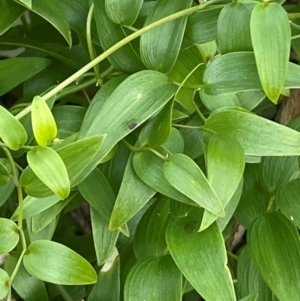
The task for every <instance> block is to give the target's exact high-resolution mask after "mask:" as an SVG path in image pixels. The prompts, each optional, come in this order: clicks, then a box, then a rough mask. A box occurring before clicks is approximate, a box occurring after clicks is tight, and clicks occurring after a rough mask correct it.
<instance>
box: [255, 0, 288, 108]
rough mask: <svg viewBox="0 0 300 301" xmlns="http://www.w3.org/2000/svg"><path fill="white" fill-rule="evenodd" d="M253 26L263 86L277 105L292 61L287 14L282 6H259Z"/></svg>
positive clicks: (276, 4) (258, 66) (269, 4)
mask: <svg viewBox="0 0 300 301" xmlns="http://www.w3.org/2000/svg"><path fill="white" fill-rule="evenodd" d="M250 26H251V39H252V44H253V50H254V55H255V60H256V65H257V70H258V74H259V79H260V82H261V85H262V87H263V89H264V92H265V93H266V95H267V96H268V97H269V99H270V100H272V101H273V102H275V103H277V101H278V98H279V96H280V93H281V90H282V88H283V87H284V83H285V79H286V74H287V70H288V62H289V57H290V48H291V28H290V24H289V19H288V16H287V13H286V11H285V9H284V8H283V7H282V6H281V5H279V4H278V3H274V2H273V3H268V2H264V3H261V4H257V5H256V6H255V8H254V9H253V12H252V15H251V24H250ZM275 37H276V38H275Z"/></svg>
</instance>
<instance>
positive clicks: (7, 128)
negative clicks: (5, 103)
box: [0, 106, 27, 150]
mask: <svg viewBox="0 0 300 301" xmlns="http://www.w3.org/2000/svg"><path fill="white" fill-rule="evenodd" d="M0 138H1V139H2V141H3V142H4V143H5V144H6V145H7V146H8V147H9V148H10V149H12V150H18V149H19V148H20V147H21V146H22V145H23V144H24V143H25V142H26V141H27V133H26V130H25V129H24V127H23V125H22V124H21V123H20V121H19V120H17V119H16V118H15V116H13V115H12V114H11V113H10V112H9V111H8V110H6V109H5V108H4V107H2V106H0Z"/></svg>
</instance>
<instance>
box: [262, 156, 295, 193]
mask: <svg viewBox="0 0 300 301" xmlns="http://www.w3.org/2000/svg"><path fill="white" fill-rule="evenodd" d="M297 171H298V157H264V158H262V160H261V164H260V182H261V184H262V186H263V187H264V188H265V189H266V190H267V191H270V192H274V191H275V190H276V189H277V188H279V187H280V186H282V185H284V184H286V183H287V182H288V181H289V180H291V179H292V178H293V177H294V176H295V175H296V173H297Z"/></svg>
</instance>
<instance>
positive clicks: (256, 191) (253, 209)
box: [234, 164, 271, 229]
mask: <svg viewBox="0 0 300 301" xmlns="http://www.w3.org/2000/svg"><path fill="white" fill-rule="evenodd" d="M270 198H271V195H270V193H269V192H268V191H266V190H264V189H263V188H262V186H261V182H260V179H259V165H258V164H246V168H245V172H244V187H243V192H242V195H241V199H240V201H239V204H238V207H237V209H236V211H235V213H234V215H235V218H236V219H237V221H238V222H239V223H240V224H241V225H243V226H244V227H245V228H246V229H250V227H251V225H252V223H253V222H254V221H255V220H256V219H257V218H258V217H260V216H263V215H264V214H265V213H266V211H267V207H268V204H269V201H270Z"/></svg>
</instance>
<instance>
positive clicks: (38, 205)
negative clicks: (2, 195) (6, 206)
mask: <svg viewBox="0 0 300 301" xmlns="http://www.w3.org/2000/svg"><path fill="white" fill-rule="evenodd" d="M59 201H60V198H59V197H58V196H57V195H55V194H53V195H51V196H48V197H45V198H35V197H32V196H30V195H27V196H26V198H25V199H24V201H23V206H22V217H23V219H26V218H29V217H31V216H33V215H36V214H38V213H40V212H42V211H44V210H46V209H48V208H50V207H51V206H53V205H55V204H56V203H58V202H59ZM18 214H19V207H18V208H17V209H16V211H15V212H14V214H13V216H12V217H11V219H12V220H17V219H18Z"/></svg>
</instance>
